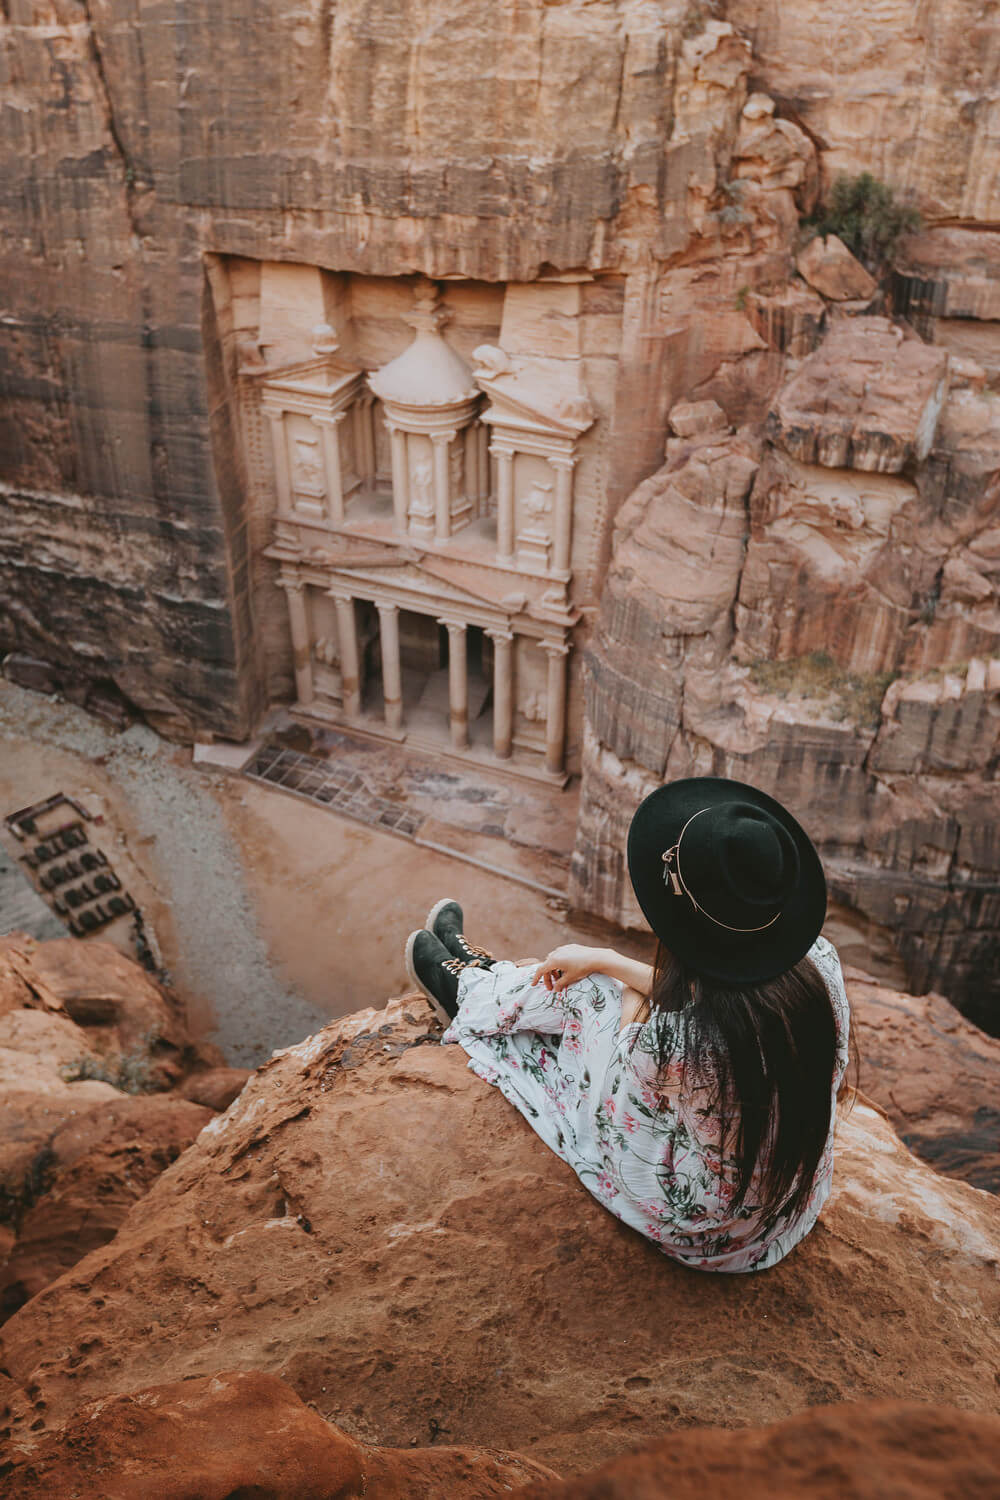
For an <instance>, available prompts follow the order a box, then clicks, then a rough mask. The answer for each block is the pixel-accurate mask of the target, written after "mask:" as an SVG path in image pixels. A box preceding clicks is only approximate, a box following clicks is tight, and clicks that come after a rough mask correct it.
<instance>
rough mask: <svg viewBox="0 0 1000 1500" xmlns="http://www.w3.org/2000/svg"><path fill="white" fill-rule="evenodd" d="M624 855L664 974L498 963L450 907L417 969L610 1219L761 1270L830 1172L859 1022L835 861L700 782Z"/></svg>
mask: <svg viewBox="0 0 1000 1500" xmlns="http://www.w3.org/2000/svg"><path fill="white" fill-rule="evenodd" d="M628 864H629V874H630V876H631V879H632V886H633V889H634V891H635V894H636V897H637V899H638V902H639V905H640V907H641V908H642V911H643V914H644V915H645V917H646V920H647V921H648V922H649V925H650V927H651V928H652V929H653V932H654V933H655V934H656V936H657V938H658V939H659V947H658V951H657V959H656V965H655V967H654V968H650V967H649V965H648V964H642V963H638V962H636V961H635V960H633V959H630V958H625V957H623V956H622V955H621V954H620V953H616V952H614V951H613V950H611V949H607V948H587V947H582V946H580V945H578V944H573V943H571V944H567V945H565V946H563V947H560V948H556V949H555V950H554V951H553V952H552V953H550V954H549V955H548V957H547V958H545V959H544V960H543V961H542V962H541V963H535V962H532V963H531V964H527V965H520V966H518V965H517V964H514V963H507V962H502V961H497V960H495V959H494V958H493V957H492V955H490V954H489V953H487V952H486V951H485V950H484V949H482V948H478V947H476V946H475V945H473V944H471V943H469V942H468V941H467V940H466V938H465V937H464V935H463V932H462V926H463V917H462V909H461V907H460V906H459V905H458V903H457V902H455V901H451V900H444V901H439V902H438V903H437V904H436V905H435V906H434V907H433V909H432V910H431V912H430V915H429V916H428V919H427V927H426V928H421V929H420V930H419V931H418V932H415V933H412V934H411V936H410V938H409V941H408V943H407V950H406V956H407V967H408V969H409V972H410V974H411V976H412V978H413V979H414V980H415V981H416V983H417V984H419V985H420V987H421V989H423V991H424V993H425V994H427V995H428V996H429V998H430V1000H431V1003H432V1005H434V1007H435V1009H436V1010H437V1011H438V1013H439V1014H440V1015H441V1017H442V1019H443V1020H444V1021H445V1022H446V1024H447V1026H448V1030H447V1031H446V1032H445V1035H444V1037H443V1041H445V1042H457V1043H458V1044H459V1046H461V1047H462V1048H464V1050H465V1051H466V1052H467V1053H468V1054H469V1057H470V1059H471V1061H470V1063H469V1066H470V1067H471V1068H473V1069H474V1070H475V1072H476V1073H478V1075H479V1076H480V1078H482V1079H484V1080H485V1081H486V1082H487V1083H490V1084H495V1085H496V1087H497V1088H499V1089H500V1091H501V1092H502V1093H503V1094H504V1096H505V1098H507V1099H508V1100H509V1101H510V1103H511V1104H513V1105H514V1106H515V1108H517V1109H519V1110H520V1111H521V1113H522V1114H523V1115H524V1116H525V1118H526V1119H527V1120H528V1122H529V1124H530V1125H531V1126H532V1127H533V1129H534V1130H535V1131H537V1133H538V1134H539V1135H540V1136H541V1138H542V1140H543V1141H545V1143H546V1144H547V1145H548V1146H550V1147H551V1148H552V1150H553V1151H555V1152H556V1154H557V1155H558V1156H561V1157H562V1159H563V1160H564V1161H566V1162H568V1163H569V1165H570V1166H571V1167H572V1168H573V1170H574V1171H575V1172H576V1174H577V1175H578V1177H579V1178H580V1180H581V1181H582V1182H583V1183H584V1185H585V1186H586V1187H587V1188H589V1190H590V1191H591V1192H592V1193H593V1194H594V1196H595V1197H596V1198H598V1199H599V1201H600V1202H601V1203H603V1204H604V1206H605V1207H606V1208H608V1209H610V1210H611V1212H612V1213H613V1214H616V1215H617V1216H618V1217H619V1218H620V1219H622V1220H623V1221H624V1222H625V1223H626V1224H630V1225H631V1226H632V1228H633V1229H637V1230H638V1231H639V1232H640V1233H641V1234H644V1235H647V1236H648V1238H649V1239H651V1240H653V1241H654V1242H655V1243H656V1244H657V1245H659V1246H660V1248H661V1249H662V1250H663V1251H664V1252H665V1253H666V1254H667V1255H670V1256H671V1257H673V1258H674V1259H675V1260H679V1261H682V1262H683V1263H684V1264H685V1265H688V1266H696V1267H699V1268H701V1269H704V1270H711V1271H758V1270H763V1269H764V1268H765V1267H767V1266H773V1265H774V1264H775V1263H776V1262H777V1261H779V1260H781V1259H782V1257H783V1256H785V1255H787V1254H788V1252H789V1250H791V1249H792V1247H793V1246H794V1245H796V1244H798V1242H799V1240H801V1239H802V1238H803V1236H804V1235H806V1234H808V1232H809V1230H810V1229H811V1228H812V1227H813V1225H814V1224H815V1222H816V1218H817V1216H818V1214H819V1211H820V1209H821V1208H822V1207H823V1204H824V1203H825V1201H826V1199H827V1196H828V1194H829V1192H830V1182H831V1177H832V1174H833V1127H834V1115H835V1111H836V1100H837V1093H838V1090H839V1088H840V1084H841V1081H842V1079H843V1077H844V1072H845V1069H846V1065H847V1040H848V1029H849V1012H848V1006H847V998H846V995H845V993H844V984H843V978H842V976H841V972H840V962H839V960H838V958H837V954H836V951H835V949H834V948H833V946H832V945H831V944H830V943H828V942H827V941H826V940H825V939H824V938H822V937H820V936H819V932H820V928H821V927H822V925H823V919H824V916H825V914H826V882H825V880H824V877H823V869H822V866H821V864H820V861H819V856H818V855H817V853H816V850H815V849H814V848H813V845H812V843H811V842H810V840H809V838H808V837H807V835H806V834H805V832H804V831H803V829H802V828H801V827H800V825H799V824H798V823H797V822H796V820H795V819H794V818H793V817H792V816H791V814H790V813H789V812H787V811H786V809H785V808H783V807H782V806H781V804H780V803H778V802H776V801H775V800H774V799H773V798H771V797H768V796H766V795H765V794H764V793H763V792H760V791H758V790H757V789H756V788H755V787H751V786H746V785H744V784H743V783H741V782H737V781H728V780H723V779H721V778H715V777H697V778H692V779H689V780H685V781H676V782H673V783H671V784H670V785H669V786H664V787H661V788H660V789H659V790H658V791H655V792H653V794H652V795H651V796H649V797H647V798H646V800H645V801H644V802H643V803H642V805H641V806H640V808H639V809H638V811H637V812H636V814H635V817H634V818H633V820H632V825H631V828H630V830H629V836H628Z"/></svg>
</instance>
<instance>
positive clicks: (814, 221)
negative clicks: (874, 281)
mask: <svg viewBox="0 0 1000 1500" xmlns="http://www.w3.org/2000/svg"><path fill="white" fill-rule="evenodd" d="M804 223H805V225H806V226H807V227H808V228H809V229H811V230H813V231H814V232H815V233H816V234H821V235H827V234H835V235H837V237H838V238H839V239H841V240H843V242H844V244H845V245H846V246H847V248H848V250H850V251H851V253H852V255H856V256H857V258H858V260H860V261H861V263H862V265H864V266H866V267H867V268H868V270H869V271H871V272H872V274H873V275H878V273H879V272H880V271H881V270H882V269H883V268H884V267H885V266H886V265H887V264H888V263H889V262H890V261H891V260H892V256H893V252H894V251H895V249H896V245H897V243H898V241H899V239H900V236H901V235H904V234H912V233H913V232H914V231H915V230H918V229H919V228H920V227H921V225H922V223H923V220H922V219H921V217H920V214H919V213H918V211H917V210H916V209H915V208H912V207H910V206H909V205H906V204H902V203H897V202H896V200H895V196H894V194H893V191H892V188H890V187H887V186H886V184H885V183H884V182H879V181H878V179H877V178H876V177H873V176H872V174H871V173H870V172H862V173H861V175H860V176H859V177H838V178H837V180H836V182H835V183H834V184H833V188H832V190H831V192H830V200H829V202H828V203H827V204H826V205H825V206H824V207H822V208H819V209H817V211H816V212H815V213H814V214H812V215H811V216H810V217H809V218H808V219H806V220H805V221H804Z"/></svg>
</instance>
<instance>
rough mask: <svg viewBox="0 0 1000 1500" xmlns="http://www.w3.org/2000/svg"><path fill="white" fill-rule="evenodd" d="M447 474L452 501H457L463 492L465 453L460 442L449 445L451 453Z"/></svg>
mask: <svg viewBox="0 0 1000 1500" xmlns="http://www.w3.org/2000/svg"><path fill="white" fill-rule="evenodd" d="M448 474H449V478H450V482H451V495H452V499H453V500H457V499H459V498H460V497H461V496H462V495H463V494H464V491H465V453H464V451H463V448H462V444H461V442H457V443H452V445H451V452H450V453H449V455H448Z"/></svg>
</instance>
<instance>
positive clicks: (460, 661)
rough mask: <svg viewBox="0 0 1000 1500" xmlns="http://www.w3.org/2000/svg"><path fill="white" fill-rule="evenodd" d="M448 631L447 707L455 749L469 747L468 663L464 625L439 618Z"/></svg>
mask: <svg viewBox="0 0 1000 1500" xmlns="http://www.w3.org/2000/svg"><path fill="white" fill-rule="evenodd" d="M438 623H439V624H440V625H443V626H444V627H445V628H446V630H447V631H448V707H449V720H450V723H451V743H452V744H453V745H454V747H455V749H456V750H467V749H468V747H469V665H468V660H467V657H466V646H465V625H464V624H462V623H460V622H459V621H456V620H439V621H438Z"/></svg>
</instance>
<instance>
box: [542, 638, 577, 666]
mask: <svg viewBox="0 0 1000 1500" xmlns="http://www.w3.org/2000/svg"><path fill="white" fill-rule="evenodd" d="M538 644H539V645H540V646H541V648H542V650H543V651H544V652H545V654H546V656H547V657H548V658H549V660H550V661H551V660H552V659H553V657H557V656H568V655H569V652H570V648H569V646H568V645H567V643H566V642H565V641H539V643H538Z"/></svg>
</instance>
